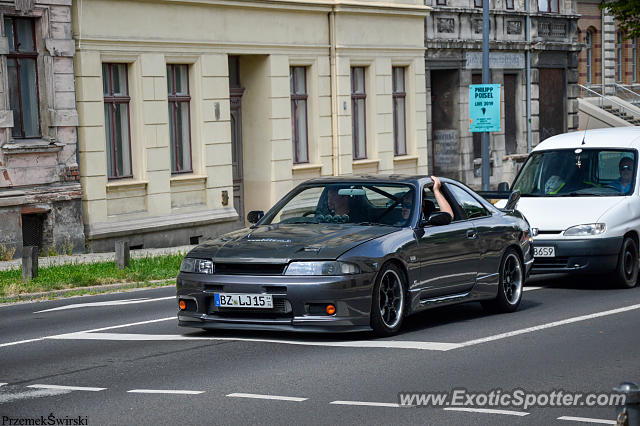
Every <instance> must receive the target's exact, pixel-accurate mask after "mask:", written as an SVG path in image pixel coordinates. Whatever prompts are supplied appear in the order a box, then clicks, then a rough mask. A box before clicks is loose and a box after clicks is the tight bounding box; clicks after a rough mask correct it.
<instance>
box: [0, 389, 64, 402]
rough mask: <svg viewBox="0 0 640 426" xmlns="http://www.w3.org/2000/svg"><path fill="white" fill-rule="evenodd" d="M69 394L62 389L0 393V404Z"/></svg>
mask: <svg viewBox="0 0 640 426" xmlns="http://www.w3.org/2000/svg"><path fill="white" fill-rule="evenodd" d="M68 393H71V391H70V390H62V389H37V390H31V391H27V392H17V393H4V392H3V393H0V404H5V403H7V402H12V401H20V400H23V399H34V398H43V397H45V396H55V395H65V394H68Z"/></svg>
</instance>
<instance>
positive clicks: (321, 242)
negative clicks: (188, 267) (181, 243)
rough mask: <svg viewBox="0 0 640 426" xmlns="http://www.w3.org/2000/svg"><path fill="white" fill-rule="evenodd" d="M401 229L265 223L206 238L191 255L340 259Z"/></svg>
mask: <svg viewBox="0 0 640 426" xmlns="http://www.w3.org/2000/svg"><path fill="white" fill-rule="evenodd" d="M398 230H399V228H395V227H390V226H354V225H339V224H306V225H290V224H282V225H262V226H259V227H257V228H254V229H251V228H246V229H242V230H239V231H236V232H232V233H229V234H226V235H223V236H221V237H219V238H216V239H215V240H212V241H210V242H205V243H203V244H201V245H199V246H198V247H196V248H194V249H193V250H192V251H191V252H190V253H189V257H204V258H207V259H213V260H214V261H215V262H221V261H224V262H234V263H235V262H238V263H243V262H265V263H286V262H289V261H291V260H294V259H337V258H338V257H339V256H340V255H341V254H343V253H344V252H346V251H347V250H350V249H352V248H353V247H355V246H357V245H360V244H362V243H364V242H366V241H369V240H371V239H374V238H377V237H381V236H383V235H387V234H390V233H392V232H396V231H398Z"/></svg>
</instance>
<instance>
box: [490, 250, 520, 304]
mask: <svg viewBox="0 0 640 426" xmlns="http://www.w3.org/2000/svg"><path fill="white" fill-rule="evenodd" d="M498 272H499V274H500V282H499V284H498V295H497V296H496V298H495V299H493V300H483V301H482V302H480V303H481V304H482V307H483V308H485V309H486V310H488V311H489V312H495V313H507V312H514V311H515V310H516V309H518V306H519V305H520V301H521V300H522V287H523V286H524V278H525V273H524V268H523V267H522V260H520V256H518V253H517V252H516V251H515V250H514V249H512V248H510V249H508V250H507V251H506V252H505V254H504V256H502V261H501V262H500V270H499V271H498Z"/></svg>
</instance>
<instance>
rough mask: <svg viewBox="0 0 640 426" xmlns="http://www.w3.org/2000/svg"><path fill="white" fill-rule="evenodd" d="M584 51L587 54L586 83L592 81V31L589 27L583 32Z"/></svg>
mask: <svg viewBox="0 0 640 426" xmlns="http://www.w3.org/2000/svg"><path fill="white" fill-rule="evenodd" d="M584 42H585V45H586V47H585V53H586V55H587V83H588V84H591V83H593V75H592V74H593V68H592V66H591V61H592V60H593V50H592V49H593V33H592V32H591V30H590V29H587V32H586V34H585V40H584Z"/></svg>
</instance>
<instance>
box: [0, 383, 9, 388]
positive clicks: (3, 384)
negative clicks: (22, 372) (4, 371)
mask: <svg viewBox="0 0 640 426" xmlns="http://www.w3.org/2000/svg"><path fill="white" fill-rule="evenodd" d="M8 384H9V383H0V388H1V387H2V386H5V385H8Z"/></svg>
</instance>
